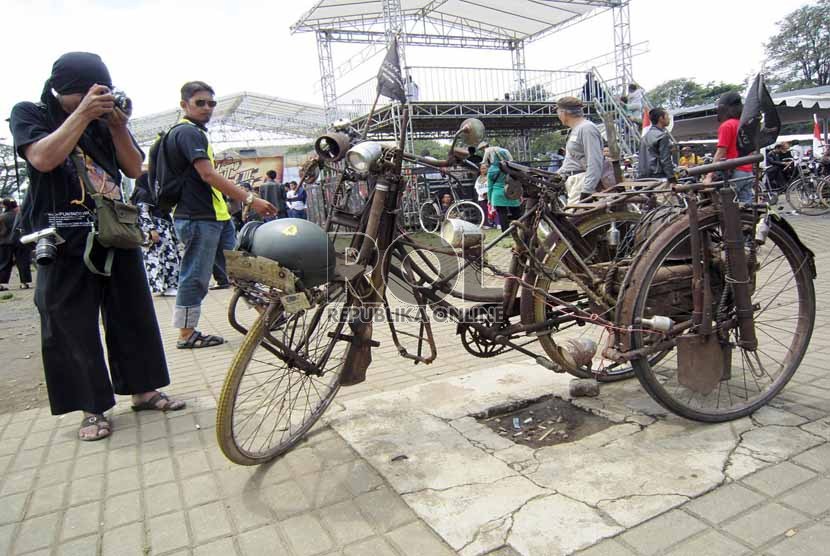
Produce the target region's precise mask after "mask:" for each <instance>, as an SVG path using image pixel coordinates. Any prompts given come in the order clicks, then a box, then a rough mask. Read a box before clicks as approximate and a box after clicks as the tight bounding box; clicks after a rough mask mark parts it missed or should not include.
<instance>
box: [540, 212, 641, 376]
mask: <svg viewBox="0 0 830 556" xmlns="http://www.w3.org/2000/svg"><path fill="white" fill-rule="evenodd" d="M639 221H640V215H639V214H635V213H630V212H612V213H602V214H599V215H597V216H595V217H592V218H590V219H588V220H585V221H583V222H581V223H580V224H579V225H578V226H577V229H578V230H579V233H580V234H581V235H582V236H583V237H587V236H589V235H591V234H597V235H598V236H600V237H602V235H603V230H607V229H608V227H610V225H611V223H612V222H614V223H616V224H628V225H631V226H634V225H636V223H637V222H639ZM621 237H624V230H622V231H621ZM600 241H601V240H600ZM568 252H569V249H568V248H567V246H566V245H565V244H564V243H562V242H557V244H556V245H555V246H554V248H553V249H552V250H551V251H550V252H549V253H548V254H547V256H546V257H545V259H544V260H543V262H542V264H543V267H544V268H545V270H546V273H547V274H545V273H542V274H541V275H539V276H538V277H537V279H536V282H535V286H536V287H537V288H540V289H543V290H545V291H550V287H551V283H552V281H551V276H554V277H556V276H555V274H556V268H557V267H558V266H559V264H560V261H561V260H562V257H564V256H565V255H566V254H567V253H568ZM613 315H614V311H613V307H612V309H611V311H610V312H609V314H608V315H607V316H606V318H611V317H613ZM546 318H548V305H547V302H546V300H545V299H543V298H542V296H540V295H534V296H533V322H534V323H541V322H544V321H545V320H546ZM579 330H580V331H581V333H579V334H576V337H575V338H574V337H571V338H567V339H568V340H570V339H577V338H585V337H587V338H589V339H591V340H593V341H595V342H596V344H597V348H598V349H597V351H598V355H597V356H595V357H594V365H592V369H586V368H584V367H583V366H574V365H572V364H571V362H570V361H569V360H568V359H566V358H564V357H563V355H562V353H561V349H562V347H561V346H560V345H559V344H558V343H557V342H556V340H555V339H554V336H555V335H557V334H560V332H559V331H558V332H556V333H554V334H545V335H540V336H539V343H540V344H541V346H542V349H543V350H544V351H545V353H546V354H547V355H548V357H549V358H551V359H552V360H553V361H554V362H556V363H557V364H558V365H560V366H561V367H562V368H564V369H565V371H566V372H568V373H569V374H571V375H573V376H576V377H579V378H596V379H597V380H598V381H600V382H614V381H617V380H623V379H626V378H631V377H632V376H633V375H634V370H633V368H632V367H631V365H628V364H619V363H614V362H606V361H607V360H604V359H602V357H601V356H600V355H599V354H601V352H602V348H603V346H602V344H601V336H602V335H603V332H604V329H603V328H601V327H599V326H596V325H591V324H587V325H583V326H579ZM563 336H564V335H563ZM572 336H573V334H572ZM563 341H564V338H563ZM560 343H561V342H560ZM597 364H598V365H599V366H600V368H601V369H602V370H603V372H601V373H594V372H593V367H594V366H595V365H597Z"/></svg>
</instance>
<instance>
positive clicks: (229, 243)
mask: <svg viewBox="0 0 830 556" xmlns="http://www.w3.org/2000/svg"><path fill="white" fill-rule="evenodd" d="M222 224H223V226H222V233H221V235H220V236H219V244H218V245H217V246H216V259H215V260H214V261H213V279H214V280H216V283H217V284H227V283H229V282H230V279H229V278H228V272H227V271H226V270H225V251H226V250H228V251H230V250H231V249H233V246H234V245H235V244H236V227H235V226H234V225H233V220H226V221H225V222H223V223H222Z"/></svg>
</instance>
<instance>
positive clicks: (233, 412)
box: [216, 291, 350, 465]
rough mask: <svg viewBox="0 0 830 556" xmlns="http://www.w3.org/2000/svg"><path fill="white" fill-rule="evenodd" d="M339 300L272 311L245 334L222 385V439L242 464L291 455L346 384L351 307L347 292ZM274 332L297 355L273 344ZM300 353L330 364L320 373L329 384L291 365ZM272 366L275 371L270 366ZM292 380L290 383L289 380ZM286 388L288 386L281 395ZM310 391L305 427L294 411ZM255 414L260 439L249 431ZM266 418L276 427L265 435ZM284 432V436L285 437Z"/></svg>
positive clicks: (222, 446)
mask: <svg viewBox="0 0 830 556" xmlns="http://www.w3.org/2000/svg"><path fill="white" fill-rule="evenodd" d="M336 297H337V299H338V301H330V300H326V301H324V302H321V303H320V304H318V305H317V306H316V307H312V308H310V309H307V310H305V311H300V312H298V313H294V314H290V315H286V314H285V313H284V312H283V311H281V310H275V311H265V312H263V313H262V314H260V315H259V316H258V317H257V319H256V321H255V322H254V324H253V325H252V326H251V328H250V330H249V331H248V333H247V334H246V335H245V338H244V340H243V341H242V345H241V346H240V347H239V350H238V351H237V353H236V355H235V356H234V358H233V361H232V362H231V366H230V369H229V370H228V374H227V376H226V377H225V381H224V384H223V385H222V391H221V394H220V396H219V403H218V407H217V413H216V438H217V441H218V443H219V447H220V449H221V450H222V453H223V454H225V456H226V457H227V458H228V459H229V460H231V461H233V462H234V463H238V464H240V465H258V464H262V463H265V462H268V461H270V460H272V459H274V458H276V457H278V456H280V455H282V454H284V453H285V452H287V451H288V450H290V449H291V448H293V447H294V446H295V445H296V444H297V443H298V442H299V441H300V440H301V439H302V438H303V437H304V436H305V434H306V433H307V432H308V431H309V429H311V427H312V426H313V425H314V423H315V422H317V420H318V419H319V418H320V416H321V415H322V414H323V413H324V412H325V410H326V408H328V406H329V404H331V401H332V400H333V399H334V396H335V395H336V394H337V391H338V390H339V388H340V374H341V372H342V366H343V359H344V357H345V351H346V349H347V348H348V346H349V345H350V344H349V342H347V341H344V340H343V339H342V338H341V336H340V333H341V331H342V329H343V326H344V325H345V311H346V310H347V308H348V307H349V303H348V301H347V298H346V293H345V291H341V292H340V293H339V295H338V296H336ZM341 303H342V306H340V304H341ZM335 305H336V306H335ZM312 313H313V314H312ZM335 315H336V317H335V318H331V317H333V316H335ZM309 316H311V319H312V320H311V324H310V326H308V327H307V328H309V330H305V328H306V326H305V325H307V324H308V317H309ZM331 323H333V329H332V330H331V332H329V327H327V326H325V325H326V324H329V325H330V324H331ZM298 332H299V334H298ZM272 335H277V336H278V338H277V339H278V340H279V341H280V342H281V343H282V344H283V345H285V346H286V347H287V348H288V349H290V350H292V353H289V354H286V353H285V352H282V351H281V350H280V349H279V348H277V347H276V345H275V344H274V343H272V342H269V340H268V337H269V336H270V337H272V338H273V337H274V336H272ZM303 338H307V340H308V341H307V342H305V343H304V347H302V346H300V343H301V342H303ZM295 342H296V345H293V344H294V343H295ZM322 346H325V347H322ZM297 348H299V350H300V351H297ZM260 349H261V350H262V351H261V353H259V354H258V350H260ZM321 349H322V352H321ZM292 357H297V358H298V359H297V360H296V361H299V360H300V359H299V358H302V360H303V361H304V362H308V363H311V364H314V365H317V366H318V367H319V366H320V364H321V363H322V365H323V367H324V368H323V369H322V372H323V373H322V376H321V377H319V378H320V379H325V378H326V377H327V380H328V382H325V383H324V382H321V383H320V384H315V383H314V379H315V378H317V377H313V376H312V375H309V374H307V373H305V372H304V371H301V370H299V369H298V368H297V367H296V366H294V364H293V363H290V361H292V359H291V358H292ZM315 359H319V360H318V361H315ZM271 361H274V362H273V363H272V362H271ZM271 368H273V370H269V369H271ZM280 369H283V372H282V375H281V376H280V375H277V372H279V370H280ZM277 377H278V379H277ZM286 377H287V380H286V381H285V382H286V384H283V381H284V380H285V379H286ZM275 379H276V381H275ZM292 381H293V384H292ZM272 386H273V388H272ZM283 386H284V388H285V389H284V390H283V391H282V392H278V390H279V389H280V387H283ZM318 386H319V387H320V389H318ZM298 387H299V388H298ZM312 390H313V391H314V392H315V393H316V394H317V399H316V400H315V401H314V402H313V403H311V401H310V400H311V391H312ZM321 390H322V394H321ZM303 394H305V395H306V400H305V402H306V403H305V405H306V410H305V411H303V412H302V414H301V416H302V419H301V421H300V422H299V423H296V424H297V425H298V426H296V427H294V426H293V425H294V424H295V423H292V416H293V415H294V414H295V413H296V412H297V404H298V403H299V402H300V398H301V396H302V395H303ZM292 396H293V400H292ZM279 398H281V399H279ZM286 398H287V399H288V403H289V406H288V408H287V410H288V411H287V414H286V413H284V410H285V409H286V407H285V403H286ZM266 404H267V405H266ZM282 416H287V423H285V424H281V423H282V422H281V420H280V418H281V417H282ZM254 417H257V418H259V422H258V424H257V425H256V428H255V429H254V430H253V434H252V436H251V437H250V438H244V437H243V436H244V435H243V432H244V431H245V430H250V427H249V423H250V424H251V425H253V424H254V423H256V419H254ZM266 421H269V423H268V425H267V426H266V428H265V431H268V430H269V429H270V433H268V434H267V436H264V438H261V436H263V435H260V434H259V433H260V430H261V429H262V428H263V425H265V424H266ZM281 427H282V428H281ZM286 427H287V428H286ZM278 431H280V432H281V434H280V435H279V438H278V439H277V438H276V437H275V435H276V433H277V432H278ZM286 431H287V433H288V434H287V436H286ZM254 435H256V438H255V437H254ZM254 444H257V447H255V446H254Z"/></svg>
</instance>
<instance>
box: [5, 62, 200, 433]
mask: <svg viewBox="0 0 830 556" xmlns="http://www.w3.org/2000/svg"><path fill="white" fill-rule="evenodd" d="M112 89H113V87H112V82H111V79H110V74H109V70H108V69H107V67H106V66H105V65H104V63H103V62H102V61H101V58H100V57H99V56H98V55H96V54H91V53H88V52H70V53H68V54H64V55H63V56H61V57H60V58H58V60H57V61H56V62H55V63H54V65H53V66H52V74H51V76H50V77H49V79H48V80H47V81H46V83H45V85H44V87H43V91H42V93H41V97H40V101H41V102H40V103H33V102H21V103H19V104H17V105H15V107H14V108H13V109H12V113H11V118H10V126H11V130H12V135H13V136H14V143H15V145H17V149H18V152H19V154H20V155H21V156H22V157H23V159H24V160H26V164H27V168H28V172H29V174H28V175H29V179H30V187H29V190H28V192H27V197H26V200H25V201H24V217H23V227H24V231H25V232H27V233H28V232H32V231H40V230H43V229H45V228H50V227H52V228H55V229H56V230H57V233H58V234H59V235H60V236H61V238H62V239H63V240H65V241H64V242H63V243H61V244H60V245H57V246H56V250H55V253H54V259H53V261H52V262H51V264H41V265H40V266H39V270H38V279H37V285H36V286H35V305H36V306H37V308H38V311H39V313H40V321H41V326H40V330H41V346H42V350H43V368H44V371H45V374H46V387H47V390H48V393H49V404H50V406H51V409H52V413H53V414H54V415H61V414H64V413H69V412H72V411H83V412H84V418H83V420H82V422H81V427H80V430H79V431H78V435H79V437H80V439H81V440H99V439H101V438H104V437H106V436H109V434H110V432H111V430H112V424H111V423H110V421H109V419H108V418H107V417H105V415H104V412H106V411H107V410H109V409H110V408H112V407H113V406H114V405H115V397H114V395H113V394H114V393H115V394H122V395H132V403H133V409H134V410H137V411H138V410H144V409H154V410H161V411H167V410H176V409H182V408H183V407H184V406H185V404H184V402H183V401H181V400H174V399H172V398H169V397H167V396H166V395H165V394H164V393H162V392H160V391H158V388H161V387H162V386H165V385H167V384H169V383H170V377H169V375H168V371H167V362H166V361H165V357H164V349H163V346H162V343H161V336H160V334H159V328H158V322H157V321H156V314H155V310H154V308H153V301H152V298H151V297H150V290H149V288H148V286H147V278H146V277H145V275H144V265H143V263H142V257H141V249H140V248H138V247H136V248H134V249H111V250H107V249H104V248H103V247H102V246H100V245H98V244H96V242H95V241H93V242H92V243H91V247H92V250H91V251H90V253H89V254H88V257H87V259H88V260H89V261H91V262H93V263H94V265H95V266H97V268H103V267H104V266H105V265H104V263H103V261H105V260H106V259H107V258H108V257H111V263H112V269H111V273H110V275H109V276H104V275H101V274H96V273H94V272H93V271H92V269H91V268H89V266H93V265H89V266H88V265H87V264H85V260H84V253H85V245H86V242H87V240H88V239H90V238H93V239H94V235H93V236H90V231H91V230H92V225H93V218H94V214H93V210H94V208H95V204H94V201H93V200H92V199H91V196H89V195H84V188H83V186H82V185H81V180H80V175H79V173H78V172H79V170H78V168H81V169H85V170H86V171H87V173H88V174H89V175H90V176H91V177H94V178H95V179H94V180H92V181H93V184H94V187H95V188H96V189H97V190H98V192H99V193H101V194H103V195H107V196H111V197H113V198H115V197H120V196H121V188H120V184H121V176H122V172H123V174H126V175H127V176H128V177H133V178H135V177H138V176H139V174H140V173H141V162H142V159H143V153H142V152H141V150H140V149H139V148H138V145H137V144H136V142H135V140H134V139H133V136H132V135H131V134H130V131H129V129H128V128H127V121H128V120H129V113H128V112H129V111H130V110H129V109H127V112H124V111H123V110H121V108H117V107H116V106H115V97H114V96H113V94H112ZM70 157H72V158H70ZM72 159H75V160H77V161H78V164H79V165H78V166H76V165H75V163H74V162H73V160H72ZM83 165H85V166H86V168H83ZM99 315H100V316H102V317H103V323H104V330H105V332H106V342H107V361H108V362H109V369H108V368H107V364H106V361H105V358H104V350H103V348H102V346H101V337H100V332H99V328H98V319H99ZM110 376H111V377H112V380H110Z"/></svg>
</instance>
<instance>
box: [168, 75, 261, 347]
mask: <svg viewBox="0 0 830 556" xmlns="http://www.w3.org/2000/svg"><path fill="white" fill-rule="evenodd" d="M214 95H215V93H214V91H213V88H212V87H211V86H210V85H208V84H207V83H204V82H203V81H190V82H188V83H185V84H184V86H182V89H181V103H180V106H181V109H182V111H183V112H184V117H183V118H182V120H181V121H180V122H179V123H178V124H177V125H176V126H174V127H173V128H172V129H171V130H170V132H169V133H168V135H167V139H166V141H165V147H166V151H165V153H166V155H167V162H168V164H169V166H170V168H169V170H170V171H171V172H172V173H173V174H175V175H177V176H179V177H180V178H181V179H182V195H181V198H180V199H179V202H178V203H177V204H176V208H175V209H174V211H173V221H174V224H175V227H176V233H177V234H178V236H179V241H181V242H182V243H183V244H184V256H183V257H182V265H181V270H180V271H179V289H178V293H177V295H176V308H175V310H174V312H173V326H175V327H177V328H178V329H179V341H178V342H177V344H176V347H178V348H180V349H192V348H203V347H211V346H216V345H220V344H223V343H224V342H225V340H224V339H223V338H222V337H220V336H213V335H207V334H202V333H201V332H199V330H197V329H196V327H197V326H198V324H199V317H200V316H201V307H202V300H203V299H204V297H205V295H206V294H207V291H208V285H209V283H210V276H211V271H212V269H213V266H214V262H216V263H217V264H219V265H221V266H222V267H224V254H223V250H225V249H233V245H234V242H235V239H236V231H235V229H234V227H233V222H232V220H231V215H230V214H229V213H228V206H227V204H226V203H225V199H224V197H223V194H224V195H226V196H227V197H230V198H231V199H235V200H237V201H242V203H243V204H244V206H245V207H246V208H249V209H253V210H254V211H256V212H257V214H261V215H263V216H275V215H276V214H277V209H276V207H274V205H272V204H271V203H269V202H268V201H266V200H264V199H260V198H258V197H257V196H255V195H254V194H253V193H252V192H249V191H246V190H245V189H243V188H241V187H239V186H238V185H236V184H235V183H234V182H232V181H231V180H229V179H227V178H225V177H223V176H222V175H221V174H219V172H217V171H216V169H215V168H214V165H213V149H212V147H211V145H210V141H209V140H208V134H207V127H205V126H206V125H207V123H208V122H209V121H210V119H211V116H213V110H214V108H216V101H215V100H214V98H213V97H214Z"/></svg>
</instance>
